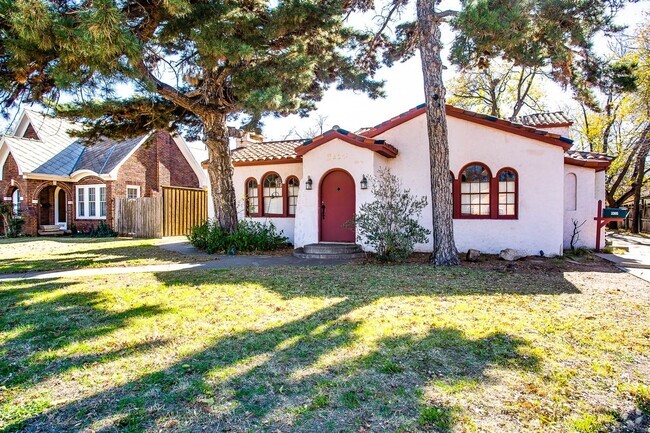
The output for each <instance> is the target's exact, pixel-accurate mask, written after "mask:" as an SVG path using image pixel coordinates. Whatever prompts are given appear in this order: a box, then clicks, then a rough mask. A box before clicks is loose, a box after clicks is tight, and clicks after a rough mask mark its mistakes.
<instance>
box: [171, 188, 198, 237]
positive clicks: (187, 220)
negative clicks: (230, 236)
mask: <svg viewBox="0 0 650 433" xmlns="http://www.w3.org/2000/svg"><path fill="white" fill-rule="evenodd" d="M207 219H208V193H207V191H206V190H204V189H197V188H179V187H163V236H183V235H186V234H188V233H189V230H190V229H191V228H192V227H194V226H196V225H200V224H203V223H204V222H205V221H206V220H207Z"/></svg>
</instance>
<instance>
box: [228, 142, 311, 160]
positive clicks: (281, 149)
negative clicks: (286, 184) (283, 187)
mask: <svg viewBox="0 0 650 433" xmlns="http://www.w3.org/2000/svg"><path fill="white" fill-rule="evenodd" d="M302 142H303V140H284V141H267V142H263V143H254V144H249V145H247V146H246V147H240V148H237V149H234V150H233V151H232V153H231V156H232V162H233V164H234V165H248V164H250V163H253V162H258V163H259V162H269V163H278V162H300V157H299V156H298V154H297V153H296V151H295V149H296V147H298V146H300V145H301V144H302Z"/></svg>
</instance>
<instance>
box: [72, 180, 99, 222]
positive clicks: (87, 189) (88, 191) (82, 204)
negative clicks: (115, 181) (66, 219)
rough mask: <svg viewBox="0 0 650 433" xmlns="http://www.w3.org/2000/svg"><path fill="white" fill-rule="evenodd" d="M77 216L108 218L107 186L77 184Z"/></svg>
mask: <svg viewBox="0 0 650 433" xmlns="http://www.w3.org/2000/svg"><path fill="white" fill-rule="evenodd" d="M77 218H86V219H106V186H105V185H82V186H77Z"/></svg>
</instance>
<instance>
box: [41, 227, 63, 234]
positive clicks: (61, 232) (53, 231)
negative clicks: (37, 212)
mask: <svg viewBox="0 0 650 433" xmlns="http://www.w3.org/2000/svg"><path fill="white" fill-rule="evenodd" d="M57 228H58V227H57ZM38 234H39V235H41V236H62V235H64V234H66V232H65V231H64V230H61V229H58V230H39V231H38Z"/></svg>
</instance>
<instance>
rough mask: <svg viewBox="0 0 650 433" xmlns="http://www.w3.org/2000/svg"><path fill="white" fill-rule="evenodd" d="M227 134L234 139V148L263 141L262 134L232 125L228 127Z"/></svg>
mask: <svg viewBox="0 0 650 433" xmlns="http://www.w3.org/2000/svg"><path fill="white" fill-rule="evenodd" d="M228 135H229V136H230V137H232V138H234V139H235V149H240V148H242V147H247V146H249V145H251V144H256V143H261V142H263V141H264V136H263V135H261V134H256V133H254V132H247V131H243V130H241V129H237V128H233V127H228Z"/></svg>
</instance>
